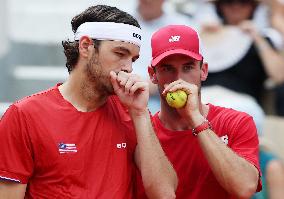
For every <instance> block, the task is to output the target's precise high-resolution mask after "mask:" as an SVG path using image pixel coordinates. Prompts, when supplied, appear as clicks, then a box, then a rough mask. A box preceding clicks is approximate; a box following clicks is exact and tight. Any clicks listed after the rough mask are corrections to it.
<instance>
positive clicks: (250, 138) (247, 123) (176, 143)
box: [137, 104, 261, 199]
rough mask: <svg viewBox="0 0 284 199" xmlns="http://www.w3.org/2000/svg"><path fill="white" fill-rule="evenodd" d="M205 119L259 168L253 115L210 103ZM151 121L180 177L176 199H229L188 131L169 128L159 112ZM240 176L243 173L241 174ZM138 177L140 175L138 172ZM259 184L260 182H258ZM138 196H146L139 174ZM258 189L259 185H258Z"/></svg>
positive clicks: (229, 144) (221, 136) (227, 142)
mask: <svg viewBox="0 0 284 199" xmlns="http://www.w3.org/2000/svg"><path fill="white" fill-rule="evenodd" d="M209 107H210V108H209V113H208V116H207V119H208V120H209V121H210V123H211V125H212V127H213V130H214V132H215V133H216V134H217V135H218V136H219V137H220V139H222V140H223V142H224V143H226V144H227V146H228V147H230V148H231V149H232V150H233V151H234V152H236V153H237V154H238V155H239V156H240V157H243V158H245V159H246V160H247V161H249V162H250V163H252V164H253V165H255V167H256V168H257V169H258V170H259V171H260V169H259V160H258V137H257V132H256V127H255V124H254V122H253V119H252V117H250V116H249V115H247V114H246V113H243V112H237V111H235V110H233V109H226V108H222V107H217V106H213V105H211V104H209ZM153 123H154V126H155V129H156V133H157V136H158V138H159V140H160V142H161V145H162V147H163V149H164V151H165V153H166V155H167V156H168V158H169V160H170V161H171V163H172V164H173V166H174V168H175V170H176V172H177V175H178V179H179V184H178V188H177V191H176V196H177V199H208V198H216V199H217V198H218V199H231V198H232V197H231V196H230V195H229V194H228V193H227V192H226V190H225V189H223V188H222V187H221V185H220V184H219V183H218V181H217V180H216V178H215V176H214V175H213V173H212V171H211V169H210V167H209V164H208V162H207V160H206V158H205V156H204V154H203V152H202V149H201V147H200V145H199V142H198V140H197V139H198V138H197V137H195V136H193V134H192V131H191V130H187V131H171V130H169V129H166V128H165V127H164V126H163V124H162V123H161V121H160V119H159V117H158V113H157V114H156V115H155V116H154V117H153ZM240 175H242V174H240ZM138 176H139V175H138ZM259 183H260V182H259ZM138 184H139V186H138V187H139V188H138V197H137V198H147V197H146V196H145V193H144V191H143V187H142V185H141V177H140V176H139V177H138ZM259 189H261V184H259Z"/></svg>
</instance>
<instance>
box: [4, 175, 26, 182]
mask: <svg viewBox="0 0 284 199" xmlns="http://www.w3.org/2000/svg"><path fill="white" fill-rule="evenodd" d="M0 179H4V180H10V181H14V182H21V181H20V180H17V179H14V178H8V177H4V176H0Z"/></svg>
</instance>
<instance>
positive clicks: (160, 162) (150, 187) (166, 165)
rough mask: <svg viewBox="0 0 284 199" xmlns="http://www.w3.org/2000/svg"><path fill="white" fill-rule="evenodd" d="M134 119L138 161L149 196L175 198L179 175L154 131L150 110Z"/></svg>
mask: <svg viewBox="0 0 284 199" xmlns="http://www.w3.org/2000/svg"><path fill="white" fill-rule="evenodd" d="M132 119H133V122H134V126H135V130H136V136H137V142H138V144H137V149H136V162H137V165H138V167H139V168H140V170H141V175H142V180H143V185H144V188H145V191H146V194H147V196H148V197H149V198H175V190H176V187H177V176H176V173H175V171H174V169H173V167H172V165H171V163H170V162H169V160H168V159H167V157H166V155H165V153H164V151H163V149H162V147H161V146H160V143H159V140H158V138H157V137H156V135H155V133H154V131H153V127H152V124H151V120H150V116H149V113H148V111H147V112H145V113H144V114H143V115H140V116H135V117H132Z"/></svg>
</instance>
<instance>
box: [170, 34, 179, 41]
mask: <svg viewBox="0 0 284 199" xmlns="http://www.w3.org/2000/svg"><path fill="white" fill-rule="evenodd" d="M179 39H180V36H178V35H176V36H171V38H170V39H169V42H176V41H179Z"/></svg>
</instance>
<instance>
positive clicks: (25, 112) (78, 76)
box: [0, 5, 177, 199]
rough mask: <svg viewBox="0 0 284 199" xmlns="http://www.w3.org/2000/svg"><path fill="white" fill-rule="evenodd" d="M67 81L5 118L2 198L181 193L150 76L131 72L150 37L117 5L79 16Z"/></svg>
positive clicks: (121, 198)
mask: <svg viewBox="0 0 284 199" xmlns="http://www.w3.org/2000/svg"><path fill="white" fill-rule="evenodd" d="M71 24H72V29H73V32H74V33H75V36H74V41H69V40H68V41H64V42H63V43H62V44H63V47H64V53H65V55H66V58H67V61H66V67H67V68H68V71H69V73H70V75H69V78H68V79H67V81H66V82H64V83H63V84H58V85H56V86H54V87H53V88H50V89H48V90H46V91H43V92H40V93H37V94H35V95H32V96H29V97H27V98H25V99H23V100H20V101H18V102H16V103H14V104H13V105H11V106H10V108H9V109H8V110H7V112H6V113H5V115H4V116H3V118H2V120H1V123H0V144H1V150H0V162H1V163H0V179H1V180H0V198H13V199H17V198H52V199H53V198H83V199H89V198H90V199H94V198H106V199H109V198H118V199H131V198H133V197H134V196H133V190H134V178H133V177H134V171H135V170H136V167H138V168H139V169H140V171H141V174H142V178H143V185H144V187H145V189H146V192H147V195H148V197H149V198H174V197H175V189H176V187H177V177H176V174H175V171H174V169H173V167H172V166H171V164H170V163H169V161H168V159H167V158H166V156H165V154H164V152H163V150H162V148H161V146H160V144H159V141H158V139H157V137H156V136H155V133H154V131H153V128H152V125H151V122H150V115H149V112H148V110H147V101H148V98H149V87H148V83H147V82H145V81H143V80H142V79H141V78H140V77H139V76H137V75H135V74H131V71H132V62H134V61H135V60H136V59H137V58H138V57H139V46H140V43H141V39H142V38H143V36H142V35H141V30H140V26H139V24H138V22H137V21H136V19H134V18H133V17H132V16H131V15H129V14H127V13H125V12H123V11H121V10H119V9H117V8H115V7H110V6H104V5H97V6H93V7H90V8H88V9H87V10H85V11H84V12H82V13H81V14H79V15H77V16H75V17H74V18H73V19H72V22H71Z"/></svg>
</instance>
